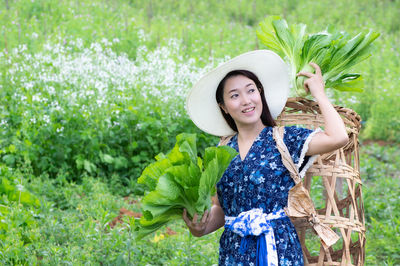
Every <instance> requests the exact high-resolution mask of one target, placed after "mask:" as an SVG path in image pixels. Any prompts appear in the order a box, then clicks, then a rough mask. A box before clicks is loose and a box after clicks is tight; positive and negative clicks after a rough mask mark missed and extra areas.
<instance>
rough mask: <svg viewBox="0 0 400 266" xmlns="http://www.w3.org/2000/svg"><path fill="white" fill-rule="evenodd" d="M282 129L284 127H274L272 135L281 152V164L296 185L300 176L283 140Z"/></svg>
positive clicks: (299, 180)
mask: <svg viewBox="0 0 400 266" xmlns="http://www.w3.org/2000/svg"><path fill="white" fill-rule="evenodd" d="M284 130H285V128H284V127H274V128H273V132H272V135H273V137H274V139H275V142H276V147H277V148H278V150H279V152H280V153H281V157H282V162H283V165H284V166H285V167H286V168H287V169H288V171H289V173H290V176H291V177H292V179H293V181H294V183H295V184H296V185H297V184H298V183H300V182H301V177H300V175H299V171H298V170H297V167H296V165H295V164H294V162H293V159H292V156H290V152H289V150H288V148H287V146H286V144H285V142H283V134H284Z"/></svg>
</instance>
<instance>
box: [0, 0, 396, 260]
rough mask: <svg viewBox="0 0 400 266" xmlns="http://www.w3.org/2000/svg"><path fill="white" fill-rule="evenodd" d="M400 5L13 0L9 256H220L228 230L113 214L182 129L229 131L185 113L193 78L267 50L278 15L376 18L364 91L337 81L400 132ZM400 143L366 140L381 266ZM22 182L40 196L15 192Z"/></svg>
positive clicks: (7, 133)
mask: <svg viewBox="0 0 400 266" xmlns="http://www.w3.org/2000/svg"><path fill="white" fill-rule="evenodd" d="M399 8H400V1H389V0H383V1H375V0H365V1H355V0H351V1H344V0H339V1H327V0H322V1H287V0H286V1H285V0H284V1H282V0H279V1H278V0H271V1H268V4H265V1H263V0H251V1H237V2H235V3H232V1H228V0H209V1H197V2H196V1H175V0H163V1H147V0H138V1H122V0H117V1H106V0H100V1H92V0H81V1H67V0H60V1H50V0H43V1H31V0H18V1H12V0H8V1H2V3H1V4H0V21H1V25H2V26H1V27H0V99H1V102H0V161H1V164H2V165H3V166H2V167H1V171H2V172H1V174H0V176H1V177H0V180H3V178H5V180H7V181H4V182H5V183H7V182H8V183H7V184H8V185H10V186H12V187H13V189H11V190H8V191H10V194H7V193H6V194H7V195H6V194H4V193H3V194H2V198H1V201H2V203H0V204H1V205H2V206H0V211H1V213H2V216H3V217H5V219H3V220H2V221H3V222H4V223H2V226H3V225H4V226H6V228H7V231H4V227H2V228H3V229H2V230H3V231H1V234H0V235H1V237H2V238H1V240H0V264H2V265H38V264H39V265H59V264H61V265H62V264H72V265H80V264H85V263H86V264H116V265H130V264H139V265H142V264H143V265H147V264H153V265H168V264H169V265H183V264H186V265H189V264H206V265H212V264H215V263H216V262H217V257H218V252H217V250H218V239H219V235H220V233H221V231H218V232H217V233H216V234H212V235H208V236H205V237H203V238H192V237H190V234H189V233H188V232H187V228H186V227H185V226H184V225H183V224H182V222H172V223H170V226H171V228H172V229H173V230H175V231H176V232H177V234H176V235H171V236H169V235H168V234H167V233H166V232H165V231H163V229H161V230H160V231H158V232H157V234H156V235H155V236H158V237H159V238H160V237H162V236H164V239H163V240H159V241H156V238H154V239H152V238H146V239H144V240H143V241H141V244H140V245H138V244H136V241H134V239H133V232H132V231H133V230H132V228H133V227H134V226H135V222H134V220H133V219H128V218H127V217H125V218H124V220H125V221H126V223H124V224H123V225H120V226H117V227H116V228H114V229H112V230H111V229H109V228H108V225H107V224H108V222H110V221H111V220H112V219H113V218H115V217H116V216H117V215H118V211H119V209H120V208H121V207H124V208H127V209H130V210H133V211H139V209H140V206H136V205H132V204H129V203H128V202H127V201H125V200H123V199H122V198H121V196H118V195H128V194H131V195H133V194H143V192H144V188H145V187H144V186H143V185H141V184H137V182H136V179H137V177H138V176H139V175H140V173H141V172H142V171H143V169H144V167H145V166H146V165H148V164H149V163H151V162H153V161H154V159H153V158H154V157H155V155H157V154H159V153H160V152H164V153H166V152H167V151H168V150H170V149H171V147H172V146H173V144H174V142H175V136H176V135H177V134H179V133H180V132H189V133H197V134H198V142H199V143H198V144H199V150H200V151H203V150H204V148H205V147H208V146H210V145H213V144H216V139H215V138H213V137H210V136H207V135H205V134H201V132H199V131H198V130H197V129H196V128H195V126H194V125H193V124H192V122H191V121H190V120H189V119H188V117H187V116H186V114H185V109H184V99H185V94H186V93H187V91H188V90H189V89H190V88H191V86H192V84H193V82H195V81H196V80H197V79H198V77H199V76H200V75H202V74H203V73H205V72H207V71H208V70H210V69H211V68H212V67H213V66H216V65H217V64H218V63H219V62H221V61H222V60H223V59H225V58H227V57H232V56H236V55H238V54H240V53H242V52H246V51H249V50H252V49H259V48H260V47H261V43H260V42H259V41H258V39H257V38H256V36H255V29H256V27H257V25H258V23H259V22H260V21H262V20H263V19H264V18H265V16H266V15H269V14H280V15H281V17H282V18H284V19H285V20H286V21H287V22H288V24H289V25H293V24H298V23H303V24H306V25H307V26H308V29H309V31H310V32H318V31H320V29H321V28H325V27H326V26H327V25H335V26H336V27H337V28H340V29H342V30H345V31H346V32H348V33H349V35H350V36H355V35H356V34H357V33H358V32H364V31H365V32H368V31H369V30H370V29H374V30H375V31H377V32H380V33H381V37H380V38H378V39H377V40H376V41H374V44H375V45H376V47H377V49H376V50H375V51H374V56H372V57H371V58H369V59H368V63H367V64H358V65H356V66H355V67H354V72H355V73H363V77H364V78H363V81H364V87H363V89H364V92H363V93H358V94H354V95H353V94H349V93H348V92H337V91H336V90H332V91H329V93H330V97H331V99H332V100H333V101H334V103H336V104H338V105H340V106H345V107H349V108H352V109H354V110H355V111H356V112H357V113H359V114H360V115H361V117H362V119H363V121H364V122H363V131H362V135H361V137H362V139H364V140H365V139H374V140H377V139H381V140H385V141H391V142H392V143H393V142H398V141H399V139H400V135H399V134H400V133H399V132H400V120H399V117H400V116H399V110H400V107H399V101H398V100H397V99H398V98H399V92H398V88H399V86H400V79H399V77H398V73H399V72H400V70H399V69H400V60H399V56H400V54H399V51H398V50H399V49H397V48H396V44H397V43H399V42H400V38H399V36H400V35H399V31H400V16H398V10H399ZM326 10H329V12H326ZM349 10H351V12H349ZM344 11H345V13H344ZM398 150H399V149H398V145H396V144H391V145H390V146H385V147H379V146H375V145H367V146H365V147H362V152H361V158H360V164H361V177H362V179H363V181H364V187H363V189H364V191H363V192H364V199H365V201H364V203H365V210H366V225H367V242H366V245H367V254H366V260H367V261H366V264H367V265H382V264H383V265H398V264H400V260H399V258H398V255H397V254H399V251H398V248H397V247H398V246H400V244H399V242H398V241H399V239H398V237H397V236H398V235H399V233H398V219H397V217H399V216H400V214H399V203H398V200H396V199H397V198H398V196H397V194H396V192H397V191H398V189H399V179H398V177H399V176H400V171H399V168H398V166H399V165H400V161H399V154H398ZM202 156H203V157H204V154H202ZM6 169H7V170H6ZM7 171H8V172H7ZM93 177H96V178H93ZM1 182H2V184H3V181H1ZM315 183H317V182H315ZM318 185H319V183H318ZM21 188H22V190H18V189H21ZM315 190H318V186H316V187H315ZM11 191H14V192H11ZM15 191H17V192H16V193H15ZM21 191H22V192H26V193H28V192H29V194H30V195H31V196H29V197H32V198H34V199H38V200H39V202H40V206H39V205H38V206H35V205H34V204H33V205H31V204H27V203H20V204H18V202H17V201H14V200H10V199H12V198H14V199H15V195H18V192H21ZM318 191H319V190H318ZM8 195H10V196H8ZM21 195H22V194H21ZM33 195H35V196H33ZM312 195H313V197H314V198H315V199H316V200H317V201H318V199H322V198H323V195H322V194H321V193H320V194H315V195H314V194H312ZM135 198H139V199H140V196H135ZM18 199H20V198H19V197H18ZM28 201H29V200H28ZM34 201H36V200H34ZM3 205H4V206H5V207H4V206H3ZM317 252H318V250H317Z"/></svg>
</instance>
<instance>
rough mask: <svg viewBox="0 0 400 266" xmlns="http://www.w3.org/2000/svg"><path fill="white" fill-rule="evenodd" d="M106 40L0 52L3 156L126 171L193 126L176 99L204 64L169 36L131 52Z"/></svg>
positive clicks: (60, 166)
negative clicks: (131, 54) (151, 48)
mask: <svg viewBox="0 0 400 266" xmlns="http://www.w3.org/2000/svg"><path fill="white" fill-rule="evenodd" d="M142 35H143V34H142ZM142 38H143V37H142ZM115 43H118V40H117V39H114V40H112V41H108V40H105V39H104V40H102V42H100V43H92V44H91V45H90V46H89V47H85V46H84V45H83V43H82V40H80V39H75V40H67V41H66V42H64V43H63V42H61V40H60V42H58V43H47V44H46V45H45V46H44V49H43V51H42V52H39V53H36V54H30V53H28V52H27V51H26V47H25V46H20V47H19V48H18V49H14V50H13V51H12V52H11V53H10V54H8V55H6V54H0V62H1V64H3V65H6V66H8V68H5V69H7V71H6V72H5V73H3V74H1V76H0V77H1V81H2V82H1V83H0V84H1V85H0V86H1V87H2V90H1V94H2V99H3V100H2V102H1V105H0V113H1V119H0V127H1V131H2V133H1V144H0V148H1V150H0V154H1V157H2V159H3V161H5V162H6V163H7V164H8V165H10V166H15V165H16V164H26V165H30V166H31V167H32V169H33V171H34V174H35V175H39V174H41V173H42V172H47V173H49V174H50V175H51V176H56V175H57V174H59V173H60V172H63V173H65V172H67V173H68V176H69V178H70V179H79V178H80V176H81V175H82V174H84V173H88V174H91V175H100V176H105V177H109V176H112V175H117V176H118V177H121V178H122V179H123V180H126V181H127V180H132V179H133V180H134V179H136V178H137V177H138V176H139V174H140V173H141V171H142V170H143V166H144V165H145V164H148V163H149V162H150V161H151V160H152V159H153V158H154V156H155V155H156V154H158V153H159V152H161V151H166V150H168V149H170V148H171V147H172V145H173V139H174V137H175V135H177V134H178V133H180V132H182V131H187V132H196V131H197V129H195V127H194V126H193V125H192V123H191V121H190V120H189V119H188V118H187V116H186V112H185V110H184V105H183V103H184V99H185V94H186V92H187V91H188V89H189V88H190V87H191V86H192V83H193V82H194V81H195V80H196V79H197V78H198V77H199V75H201V74H202V73H204V71H207V70H208V69H209V67H206V68H202V69H200V68H198V67H196V66H195V61H194V60H193V59H190V58H184V57H182V56H181V54H183V53H181V52H180V49H181V48H180V43H179V42H178V41H177V40H173V39H172V40H170V42H169V45H168V46H167V47H159V48H157V49H155V50H154V51H148V50H147V48H146V46H144V45H142V46H140V45H139V48H138V50H137V57H136V59H135V60H132V59H130V58H128V56H127V55H125V54H117V53H116V52H114V51H113V50H112V46H113V44H115ZM201 140H203V141H202V142H203V145H206V144H205V141H207V138H205V137H203V138H200V141H201ZM171 141H172V142H171ZM208 145H210V143H208ZM127 192H128V191H127Z"/></svg>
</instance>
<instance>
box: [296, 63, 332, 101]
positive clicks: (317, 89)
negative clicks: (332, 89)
mask: <svg viewBox="0 0 400 266" xmlns="http://www.w3.org/2000/svg"><path fill="white" fill-rule="evenodd" d="M310 66H312V67H313V68H314V69H315V74H314V73H311V72H305V71H300V72H299V73H297V76H305V77H308V79H306V80H305V81H304V88H305V90H306V92H310V93H311V95H312V96H313V97H314V98H315V99H319V98H320V97H323V96H326V95H325V90H324V88H325V82H324V78H323V77H322V73H321V68H320V67H319V66H318V65H317V64H315V63H310Z"/></svg>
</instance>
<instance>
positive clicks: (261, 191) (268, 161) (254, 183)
mask: <svg viewBox="0 0 400 266" xmlns="http://www.w3.org/2000/svg"><path fill="white" fill-rule="evenodd" d="M312 132H313V131H311V130H309V129H305V128H298V127H294V126H293V127H285V134H284V138H283V139H284V142H285V144H286V146H287V147H288V150H289V152H290V154H291V156H292V158H293V161H294V163H295V164H296V165H297V166H298V167H299V166H301V165H304V164H303V163H304V162H306V163H307V166H306V167H302V169H301V170H302V171H301V175H304V173H305V171H306V170H307V169H306V168H308V166H309V165H311V163H312V161H313V159H314V158H306V157H305V153H306V151H307V148H308V141H309V140H310V139H311V137H312V135H313V134H312ZM227 145H228V146H230V147H233V148H235V149H236V150H237V151H239V148H238V143H237V135H235V136H234V137H232V139H231V140H230V141H229V142H228V144H227ZM299 168H300V167H299ZM293 186H294V181H293V180H292V178H291V177H290V175H289V172H288V171H287V169H286V167H285V166H284V165H283V163H282V160H281V155H280V153H279V151H278V149H277V148H276V144H275V140H274V139H273V137H272V127H265V128H264V129H263V130H262V132H261V133H260V135H259V136H258V137H257V138H256V140H255V141H254V143H253V145H252V146H251V148H250V150H249V151H248V153H247V155H246V157H245V159H244V160H243V161H242V160H241V158H240V155H237V156H236V157H235V158H234V159H233V160H232V161H231V163H230V165H229V166H228V168H227V169H226V171H225V173H224V174H223V176H222V178H221V180H220V181H219V182H218V183H217V194H218V198H219V201H220V204H221V207H222V209H223V210H224V213H225V216H231V217H236V216H238V215H239V214H240V213H242V212H246V211H249V210H251V209H255V208H262V210H263V212H264V213H272V212H276V211H279V210H280V209H283V208H284V207H286V206H287V199H288V192H289V190H290V188H292V187H293ZM271 225H272V228H273V232H274V235H275V244H276V249H277V255H278V263H279V265H303V264H304V263H303V254H302V250H301V246H300V242H299V239H298V237H297V233H296V231H295V228H294V226H293V224H292V223H291V221H290V219H289V218H288V217H284V218H281V219H276V220H272V221H271ZM248 237H249V238H250V240H249V241H247V243H248V244H247V248H246V250H245V252H243V251H242V250H240V246H241V240H242V237H241V236H239V235H238V234H236V233H234V232H232V231H230V230H227V229H225V231H224V232H223V234H222V236H221V239H220V249H219V265H256V255H257V241H256V236H248ZM251 238H253V239H251Z"/></svg>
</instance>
